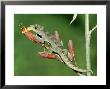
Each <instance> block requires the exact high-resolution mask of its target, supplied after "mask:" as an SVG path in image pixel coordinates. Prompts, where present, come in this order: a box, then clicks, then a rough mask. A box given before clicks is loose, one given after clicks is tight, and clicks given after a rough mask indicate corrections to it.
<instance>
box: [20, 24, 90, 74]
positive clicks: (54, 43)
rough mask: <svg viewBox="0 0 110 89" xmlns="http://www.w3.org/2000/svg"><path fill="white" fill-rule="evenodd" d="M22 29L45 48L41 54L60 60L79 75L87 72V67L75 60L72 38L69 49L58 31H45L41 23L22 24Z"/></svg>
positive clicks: (30, 38)
mask: <svg viewBox="0 0 110 89" xmlns="http://www.w3.org/2000/svg"><path fill="white" fill-rule="evenodd" d="M20 29H21V33H22V34H24V35H25V36H26V37H27V38H28V39H29V40H31V41H33V42H34V43H37V44H39V45H41V46H42V47H43V48H44V51H43V52H38V54H39V55H40V56H42V57H44V58H48V59H57V60H59V61H61V62H62V63H64V64H66V65H67V66H68V67H69V68H71V69H72V70H74V71H75V72H76V73H77V74H78V75H85V73H87V70H86V69H80V68H79V67H78V66H77V64H76V62H75V53H74V48H73V43H72V40H69V42H68V50H67V49H64V48H63V42H62V40H61V39H60V36H59V33H58V31H55V33H54V35H52V34H49V32H46V31H44V27H43V26H41V25H39V24H34V25H30V26H27V27H25V26H22V27H21V28H20ZM90 72H91V71H90ZM83 73H84V74H83Z"/></svg>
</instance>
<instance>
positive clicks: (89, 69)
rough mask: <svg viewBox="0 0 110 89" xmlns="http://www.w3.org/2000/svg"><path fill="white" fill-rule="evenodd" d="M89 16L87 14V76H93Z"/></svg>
mask: <svg viewBox="0 0 110 89" xmlns="http://www.w3.org/2000/svg"><path fill="white" fill-rule="evenodd" d="M89 32H90V31H89V14H85V39H86V68H87V76H91V62H90V34H89Z"/></svg>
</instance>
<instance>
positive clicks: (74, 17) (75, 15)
mask: <svg viewBox="0 0 110 89" xmlns="http://www.w3.org/2000/svg"><path fill="white" fill-rule="evenodd" d="M76 17H77V14H74V15H73V19H72V20H71V22H70V24H72V23H73V22H74V21H75V19H76Z"/></svg>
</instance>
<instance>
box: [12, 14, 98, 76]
mask: <svg viewBox="0 0 110 89" xmlns="http://www.w3.org/2000/svg"><path fill="white" fill-rule="evenodd" d="M72 17H73V15H72V14H15V15H14V75H15V76H76V75H77V74H76V73H75V72H74V71H73V70H71V69H70V68H68V67H67V66H66V65H64V64H63V63H61V62H60V61H57V60H55V59H53V60H48V59H44V58H42V57H40V56H39V55H38V54H37V53H38V52H40V51H43V48H42V47H41V46H39V45H38V44H34V43H33V42H32V41H30V40H28V39H27V38H26V37H25V36H24V35H22V34H21V32H20V27H19V26H18V25H19V24H20V23H23V25H25V26H29V25H32V24H39V25H43V26H44V28H45V30H46V31H48V32H49V33H51V34H53V33H54V31H55V30H58V32H59V34H60V37H61V39H62V41H63V43H64V48H67V43H68V40H69V39H72V40H73V44H74V48H75V59H76V62H77V65H78V66H79V68H86V59H85V58H86V57H85V53H86V52H85V17H84V14H79V15H78V16H77V18H76V20H75V21H74V22H73V23H72V24H71V25H70V24H69V23H70V21H71V20H72ZM96 24H97V15H96V14H90V29H92V28H93V27H94V26H95V25H96ZM90 49H91V65H92V70H93V72H94V73H93V76H96V75H97V30H95V31H94V32H93V33H92V37H91V48H90Z"/></svg>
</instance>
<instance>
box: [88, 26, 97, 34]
mask: <svg viewBox="0 0 110 89" xmlns="http://www.w3.org/2000/svg"><path fill="white" fill-rule="evenodd" d="M96 28H97V25H96V26H94V27H93V28H92V30H90V31H89V32H90V35H91V34H92V32H93V31H94V30H95V29H96Z"/></svg>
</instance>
